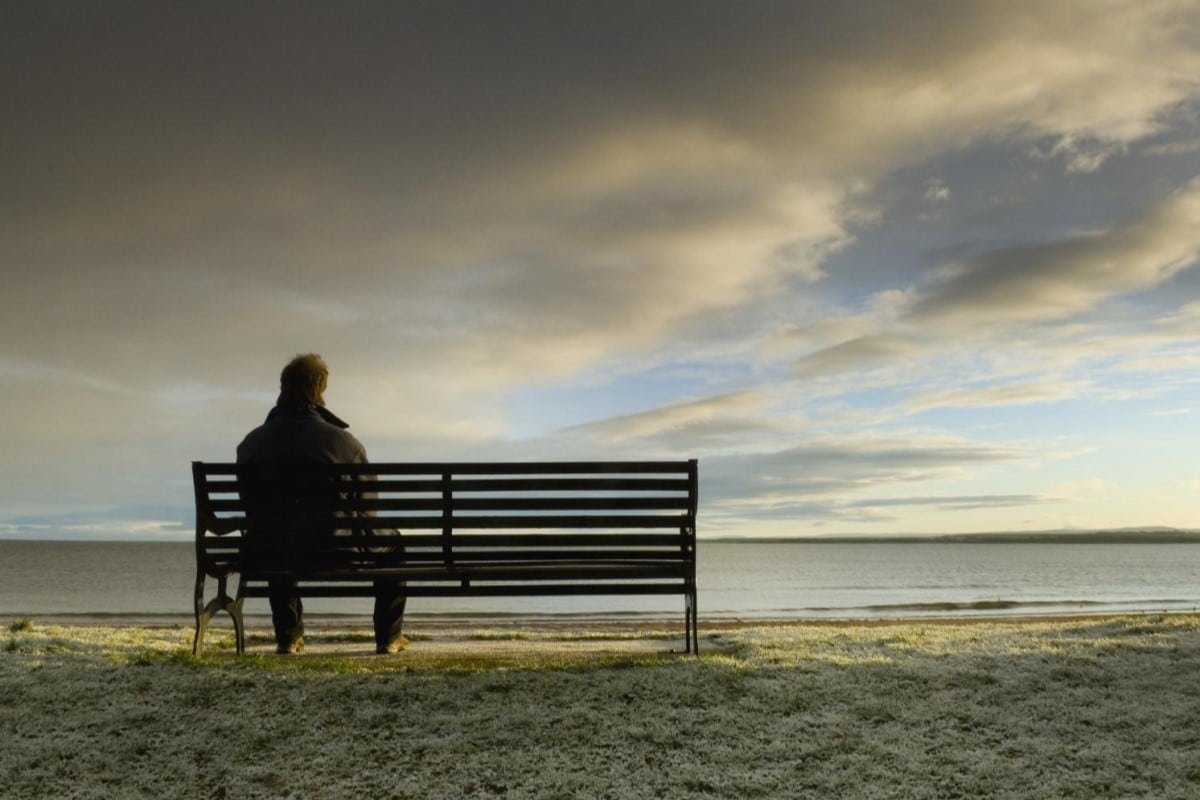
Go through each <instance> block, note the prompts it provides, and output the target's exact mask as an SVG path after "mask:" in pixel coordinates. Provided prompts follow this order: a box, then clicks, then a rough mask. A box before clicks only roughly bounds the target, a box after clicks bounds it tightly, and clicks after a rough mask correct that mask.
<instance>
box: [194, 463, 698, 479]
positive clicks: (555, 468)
mask: <svg viewBox="0 0 1200 800" xmlns="http://www.w3.org/2000/svg"><path fill="white" fill-rule="evenodd" d="M196 463H197V465H198V468H199V471H200V474H201V475H203V476H205V477H209V478H211V477H212V476H232V475H236V474H237V471H238V470H239V469H240V468H241V466H242V465H239V464H236V463H233V462H196ZM690 469H691V467H690V463H689V462H687V461H493V462H489V461H473V462H472V461H454V462H438V461H428V462H405V463H386V462H378V463H367V464H330V465H329V471H330V472H333V473H336V474H341V475H364V474H366V475H444V474H446V473H455V474H459V475H587V474H598V475H599V474H629V475H636V474H650V473H681V474H685V475H686V474H688V473H689V471H690Z"/></svg>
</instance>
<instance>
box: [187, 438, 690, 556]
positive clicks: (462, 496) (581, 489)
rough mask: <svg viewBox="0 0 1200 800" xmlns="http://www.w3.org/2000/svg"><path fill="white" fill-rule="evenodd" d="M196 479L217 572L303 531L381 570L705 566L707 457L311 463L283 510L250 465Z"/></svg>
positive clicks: (212, 468)
mask: <svg viewBox="0 0 1200 800" xmlns="http://www.w3.org/2000/svg"><path fill="white" fill-rule="evenodd" d="M192 476H193V481H194V485H195V493H196V545H197V557H198V560H199V562H200V563H201V564H202V565H206V567H207V568H210V569H212V570H214V572H216V571H220V570H221V569H222V568H223V567H232V566H233V565H234V564H235V562H237V561H238V559H240V558H241V555H242V552H243V549H244V547H245V545H246V543H247V542H248V541H249V542H251V543H252V542H253V541H254V539H255V536H254V535H252V536H250V537H247V535H246V531H247V530H250V531H255V533H256V534H258V533H261V532H263V531H267V532H271V531H273V532H274V533H275V534H276V535H282V536H287V535H290V532H292V531H295V530H300V529H303V530H305V531H307V533H306V534H305V536H306V539H308V540H309V541H310V542H311V540H312V537H314V536H315V537H316V538H317V539H318V540H321V541H323V542H324V545H323V546H325V547H327V548H328V549H330V551H334V550H336V551H338V552H340V553H341V554H342V555H343V556H347V554H349V555H350V556H353V557H355V558H359V559H360V560H362V561H365V562H370V563H379V562H381V561H382V562H387V561H388V560H389V559H390V560H391V561H392V562H393V563H398V562H399V561H400V560H402V561H403V563H405V564H407V565H419V564H421V563H427V564H430V565H433V564H446V565H448V564H450V563H451V562H453V563H458V564H462V563H479V562H493V563H503V562H512V561H522V562H537V561H548V560H579V561H594V560H606V561H620V562H626V563H627V562H631V561H642V560H654V561H662V560H673V561H685V562H689V563H691V564H694V563H695V534H696V504H697V462H696V461H695V460H691V461H654V462H649V461H617V462H540V463H422V464H388V463H379V464H322V465H319V466H315V467H314V466H311V465H309V466H307V467H305V468H304V470H303V475H302V477H301V478H299V479H297V481H296V482H293V483H291V485H292V486H293V487H294V486H300V487H302V488H301V489H300V491H298V492H294V495H295V499H294V501H291V500H287V499H286V497H285V499H284V501H283V502H275V501H276V500H278V498H279V492H280V491H281V490H280V488H279V483H278V475H276V476H275V477H274V478H269V479H268V481H267V484H266V485H267V486H268V487H271V486H272V484H271V480H276V483H275V484H274V485H273V487H274V488H268V489H267V490H266V495H267V498H266V501H264V489H263V488H262V487H263V486H264V484H263V475H262V471H261V470H259V469H257V468H255V467H252V466H249V465H238V464H230V463H219V464H218V463H204V462H194V463H193V464H192ZM289 480H291V479H289V478H285V479H284V480H283V483H284V484H287V483H288V482H289ZM329 486H333V487H334V490H333V491H328V490H327V489H326V488H324V487H329ZM313 487H316V488H313ZM256 489H257V492H256ZM283 494H284V495H286V494H287V492H286V491H283ZM306 496H307V497H308V499H309V502H305V497H306ZM314 496H316V497H314ZM395 530H400V531H402V534H403V535H402V537H401V539H400V542H401V544H402V551H400V550H399V549H398V548H396V547H394V545H395V543H396V541H397V540H396V539H395V538H394V535H392V534H393V531H395ZM316 546H317V547H318V548H319V547H320V546H322V545H320V544H318V545H316Z"/></svg>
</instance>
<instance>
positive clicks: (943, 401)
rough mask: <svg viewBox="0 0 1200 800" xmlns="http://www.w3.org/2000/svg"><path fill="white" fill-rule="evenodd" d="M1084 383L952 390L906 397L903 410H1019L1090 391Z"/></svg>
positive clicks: (920, 392) (956, 388) (1021, 384)
mask: <svg viewBox="0 0 1200 800" xmlns="http://www.w3.org/2000/svg"><path fill="white" fill-rule="evenodd" d="M1092 388H1093V387H1092V385H1091V384H1089V383H1087V382H1086V381H1063V382H1059V383H1004V384H1001V385H997V386H980V387H955V388H951V389H934V390H928V391H918V392H914V393H912V394H910V395H909V396H908V398H907V399H906V400H905V406H906V407H907V408H908V409H909V410H910V411H913V412H918V411H929V410H932V409H936V408H986V407H992V406H1023V405H1035V404H1039V403H1054V402H1058V401H1061V400H1069V399H1071V398H1074V397H1078V396H1080V395H1081V394H1084V393H1086V392H1087V391H1088V390H1089V389H1092Z"/></svg>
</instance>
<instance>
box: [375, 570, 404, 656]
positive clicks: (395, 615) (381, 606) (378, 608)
mask: <svg viewBox="0 0 1200 800" xmlns="http://www.w3.org/2000/svg"><path fill="white" fill-rule="evenodd" d="M407 602H408V595H406V594H405V592H404V581H375V651H376V652H378V653H394V652H396V651H397V650H399V649H401V648H402V647H403V646H404V637H403V636H402V635H401V633H400V630H401V627H402V626H403V624H404V606H405V604H406V603H407Z"/></svg>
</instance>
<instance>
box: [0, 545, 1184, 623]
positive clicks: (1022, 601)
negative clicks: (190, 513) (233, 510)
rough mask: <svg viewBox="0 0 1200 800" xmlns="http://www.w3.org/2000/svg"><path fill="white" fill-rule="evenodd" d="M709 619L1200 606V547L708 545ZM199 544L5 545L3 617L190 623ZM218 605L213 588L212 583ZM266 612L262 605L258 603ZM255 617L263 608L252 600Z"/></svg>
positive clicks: (631, 604) (418, 605) (585, 601)
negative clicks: (194, 548) (181, 621)
mask: <svg viewBox="0 0 1200 800" xmlns="http://www.w3.org/2000/svg"><path fill="white" fill-rule="evenodd" d="M697 547H698V550H697V584H698V590H699V611H700V616H701V618H702V619H705V618H707V619H770V618H777V619H888V618H911V617H944V616H997V615H1015V616H1030V615H1069V614H1100V613H1118V612H1120V613H1128V612H1173V611H1174V612H1178V611H1196V610H1200V544H1198V543H1174V544H1148V543H1137V544H1123V543H1078V542H1074V543H1062V542H1004V543H997V542H936V541H912V542H844V541H841V542H829V543H826V542H812V541H806V542H770V543H763V542H730V541H719V542H706V541H704V540H700V542H699V543H698V545H697ZM194 565H195V561H194V550H193V546H192V544H191V543H190V542H95V541H90V542H69V541H15V540H0V617H11V618H56V617H58V618H79V617H83V618H94V619H97V620H120V619H122V618H124V619H130V620H138V621H141V622H148V623H152V622H154V621H156V620H158V621H162V622H164V623H168V622H177V621H180V620H187V619H190V618H191V615H192V610H193V600H192V597H193V587H194V582H195V566H194ZM207 591H208V593H209V596H210V597H211V595H212V593H213V592H214V591H215V582H214V581H212V580H211V579H210V580H209V581H208V585H207ZM682 604H683V600H682V598H680V597H672V596H662V597H659V596H645V597H623V596H612V597H609V596H603V597H588V596H584V597H545V598H521V597H516V598H506V597H500V598H458V599H443V598H413V599H412V600H410V601H409V608H408V613H409V616H410V617H413V618H419V617H422V616H428V617H431V618H436V617H503V616H521V615H538V616H543V615H565V616H569V615H577V616H599V617H634V618H636V617H651V618H653V617H667V616H671V615H674V614H676V613H680V612H681V611H682ZM305 605H306V612H307V615H308V616H309V617H310V618H316V617H320V616H324V615H328V616H330V617H362V618H364V619H365V618H367V617H369V615H370V611H371V609H370V605H371V601H370V600H369V599H324V598H322V599H306V600H305ZM257 606H261V607H257ZM246 613H247V615H249V616H255V615H260V614H262V615H265V614H267V613H268V611H267V603H266V601H265V600H255V599H252V600H249V601H247V607H246Z"/></svg>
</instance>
